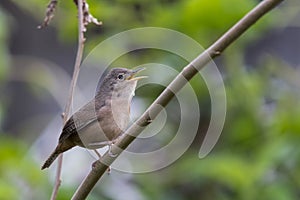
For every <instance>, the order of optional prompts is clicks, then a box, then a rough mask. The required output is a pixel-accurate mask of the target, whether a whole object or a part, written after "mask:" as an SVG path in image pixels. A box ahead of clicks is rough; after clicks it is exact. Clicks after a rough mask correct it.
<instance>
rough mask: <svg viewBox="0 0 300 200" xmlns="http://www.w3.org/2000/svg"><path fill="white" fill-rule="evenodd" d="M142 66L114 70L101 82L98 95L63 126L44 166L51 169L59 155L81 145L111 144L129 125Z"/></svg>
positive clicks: (43, 167)
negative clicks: (134, 68) (137, 75)
mask: <svg viewBox="0 0 300 200" xmlns="http://www.w3.org/2000/svg"><path fill="white" fill-rule="evenodd" d="M141 70H142V69H136V70H129V69H125V68H114V69H112V70H111V71H110V72H109V73H108V74H107V75H106V76H105V78H104V79H103V81H101V82H100V83H99V84H100V85H99V87H98V89H97V93H96V96H95V98H94V99H93V100H92V101H90V102H89V103H87V104H86V105H84V106H83V107H82V108H80V109H79V110H78V111H77V112H76V113H74V114H73V115H72V116H71V117H70V119H69V120H68V121H67V122H66V124H65V126H64V127H63V130H62V133H61V135H60V137H59V140H58V145H57V146H56V148H55V150H54V151H53V153H52V154H51V155H50V156H49V158H48V159H47V160H46V161H45V163H44V164H43V166H42V169H45V168H48V167H49V166H50V165H51V164H52V163H53V162H54V160H55V159H56V158H57V157H58V155H59V154H61V153H63V152H65V151H67V150H69V149H71V148H73V147H74V146H81V147H84V148H88V149H97V148H100V147H103V146H106V145H108V144H110V141H112V140H114V139H116V138H117V137H118V136H119V135H120V134H122V132H123V131H124V129H125V128H126V127H127V124H128V122H129V117H130V111H129V110H128V107H130V102H131V99H132V97H133V95H134V90H135V88H136V84H137V81H138V80H139V79H141V78H144V77H134V75H135V74H136V73H137V72H139V71H141Z"/></svg>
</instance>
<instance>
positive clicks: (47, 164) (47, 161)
mask: <svg viewBox="0 0 300 200" xmlns="http://www.w3.org/2000/svg"><path fill="white" fill-rule="evenodd" d="M60 153H61V152H59V151H57V148H56V149H55V150H54V151H53V153H52V154H51V155H50V156H49V158H48V159H47V160H46V162H45V163H44V164H43V166H42V168H41V169H42V170H43V169H45V168H48V167H49V166H50V165H51V164H52V163H53V162H54V160H55V159H56V158H57V157H58V155H59V154H60Z"/></svg>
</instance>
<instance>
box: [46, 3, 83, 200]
mask: <svg viewBox="0 0 300 200" xmlns="http://www.w3.org/2000/svg"><path fill="white" fill-rule="evenodd" d="M82 6H83V3H82V0H78V6H77V8H78V9H77V10H78V48H77V54H76V60H75V64H74V71H73V76H72V80H71V86H70V90H69V94H68V99H67V103H66V106H65V109H64V112H63V113H62V118H63V124H64V125H65V123H66V122H67V120H68V117H69V114H70V109H71V105H72V103H73V96H74V91H75V87H76V82H77V79H78V75H79V71H80V64H81V60H82V55H83V48H84V41H85V38H84V31H85V26H84V23H83V17H84V16H83V9H82ZM62 160H63V154H60V155H59V157H58V161H57V171H56V176H55V183H54V187H53V191H52V195H51V200H55V199H56V198H57V193H58V189H59V187H60V183H61V179H60V177H61V168H62Z"/></svg>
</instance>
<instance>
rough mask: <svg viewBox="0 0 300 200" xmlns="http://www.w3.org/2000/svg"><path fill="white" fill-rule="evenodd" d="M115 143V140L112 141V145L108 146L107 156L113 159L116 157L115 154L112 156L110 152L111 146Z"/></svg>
mask: <svg viewBox="0 0 300 200" xmlns="http://www.w3.org/2000/svg"><path fill="white" fill-rule="evenodd" d="M115 141H116V140H113V141H112V143H111V144H110V145H108V155H109V156H110V157H113V158H115V157H117V156H118V154H117V153H116V154H114V153H113V152H112V145H113V144H114V143H115Z"/></svg>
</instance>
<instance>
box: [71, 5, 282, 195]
mask: <svg viewBox="0 0 300 200" xmlns="http://www.w3.org/2000/svg"><path fill="white" fill-rule="evenodd" d="M282 1H283V0H264V1H262V2H261V3H260V4H259V5H257V6H256V7H255V8H254V9H252V10H251V11H250V12H249V13H248V14H247V15H246V16H244V17H243V18H242V19H241V20H240V21H239V22H238V23H236V24H235V25H234V26H233V27H232V28H231V29H230V30H229V31H227V32H226V33H225V34H224V35H223V36H222V37H221V38H220V39H219V40H217V41H216V42H215V43H214V44H213V45H211V46H210V47H209V48H208V49H207V50H206V51H205V52H203V53H202V54H200V55H199V56H198V57H197V58H195V59H194V60H193V61H192V62H191V63H190V64H188V65H187V66H186V67H185V68H184V69H183V70H182V72H181V73H180V74H179V75H178V76H177V77H176V78H175V79H174V80H173V81H172V82H171V83H170V84H169V86H168V87H167V88H166V89H165V90H164V91H163V92H162V93H161V94H160V96H159V97H158V98H157V99H156V100H155V101H154V102H153V103H152V104H151V106H150V107H149V108H148V109H147V110H146V111H145V112H144V114H143V115H142V116H141V117H140V118H139V119H138V120H137V121H136V123H134V124H133V125H132V126H130V127H129V128H128V129H127V130H126V132H125V134H124V137H122V138H120V139H119V140H118V141H117V142H116V144H115V145H114V146H113V147H112V149H111V152H112V153H113V154H118V155H120V153H122V151H123V149H126V148H127V147H128V145H129V144H130V143H131V142H132V141H133V140H134V139H135V136H138V135H139V134H140V133H141V131H142V130H143V129H144V128H145V127H146V126H147V125H148V124H149V123H151V121H152V119H154V118H155V117H156V116H157V115H158V114H159V113H160V111H161V110H162V109H163V107H165V106H166V105H167V104H168V103H169V102H170V100H171V99H172V98H173V97H174V95H175V93H177V92H178V91H179V90H180V89H181V88H182V87H183V86H184V85H185V84H186V82H187V81H183V79H184V80H190V79H191V78H192V77H193V76H194V75H195V74H197V72H198V71H199V70H200V69H202V68H203V67H204V66H205V65H206V64H207V63H209V62H210V61H211V59H212V58H215V57H217V56H219V55H220V54H221V52H223V51H224V50H225V49H226V48H227V47H228V46H229V45H230V44H231V43H233V42H234V41H235V40H236V39H237V38H239V37H240V36H241V35H242V34H243V33H244V32H245V31H246V30H247V29H248V28H250V26H252V25H253V24H254V23H255V22H256V21H257V20H258V19H260V18H261V17H262V16H263V15H265V14H266V13H268V12H269V11H270V10H271V9H273V8H274V7H275V6H277V5H278V4H279V3H281V2H282ZM157 105H160V106H157ZM149 113H151V118H150V114H149ZM116 158H117V157H111V156H110V155H109V153H105V155H104V156H103V157H102V158H101V159H100V160H98V161H96V162H95V163H93V168H92V170H91V171H90V173H89V174H88V175H87V177H86V178H85V180H84V181H83V182H82V183H81V184H80V186H79V187H78V189H77V190H76V192H75V194H74V195H73V197H72V200H83V199H85V198H86V197H87V196H88V194H89V193H90V192H91V190H92V189H93V187H94V186H95V184H96V183H97V181H98V180H99V179H100V178H101V177H102V175H103V174H104V173H105V171H106V170H107V168H108V165H110V164H111V163H112V162H113V161H114V160H115V159H116ZM104 163H105V164H104Z"/></svg>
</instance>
